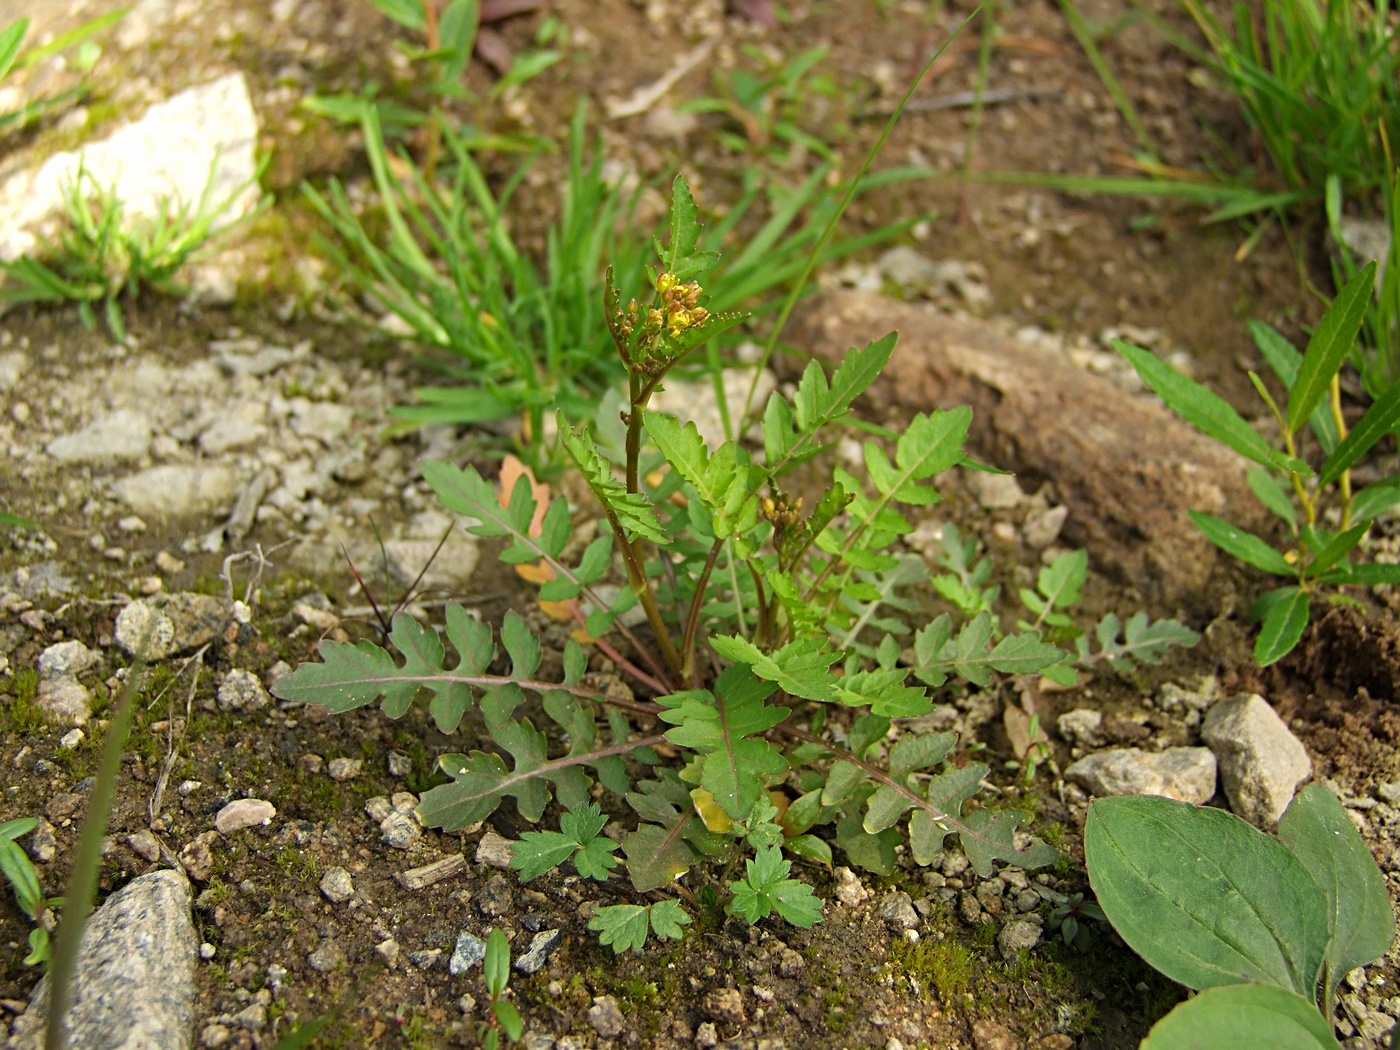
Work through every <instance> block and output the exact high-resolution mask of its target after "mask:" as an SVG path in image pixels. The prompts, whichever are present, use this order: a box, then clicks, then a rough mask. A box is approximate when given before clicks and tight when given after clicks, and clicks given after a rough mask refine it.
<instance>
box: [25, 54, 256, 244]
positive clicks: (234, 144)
mask: <svg viewBox="0 0 1400 1050" xmlns="http://www.w3.org/2000/svg"><path fill="white" fill-rule="evenodd" d="M257 136H258V122H257V116H256V114H255V113H254V112H253V105H252V101H251V99H250V98H249V96H248V85H247V82H246V81H245V80H244V78H243V75H242V74H241V73H230V74H229V75H227V76H225V77H221V78H220V79H218V80H215V81H212V82H211V83H208V84H203V85H201V86H199V87H195V88H190V89H189V90H188V91H183V92H181V93H180V94H178V95H176V96H174V97H173V98H170V99H168V100H167V101H165V102H162V103H159V104H158V105H154V106H152V107H151V108H150V109H148V110H147V111H146V113H145V115H144V116H143V117H142V118H141V119H140V120H138V121H136V122H135V123H133V124H128V125H127V126H125V127H123V128H120V129H118V130H117V131H115V132H114V133H113V134H112V135H110V136H108V137H107V138H106V139H103V140H102V141H100V142H96V143H89V144H88V145H86V146H84V147H83V148H82V150H81V151H79V152H64V153H57V154H55V155H54V156H52V157H50V158H49V159H48V160H47V161H45V162H44V163H43V165H42V166H41V167H39V168H38V169H37V170H33V169H31V170H29V171H22V172H19V173H17V174H15V175H14V176H12V177H11V178H9V179H8V180H7V181H6V182H5V183H4V184H3V185H0V230H3V231H5V232H4V235H3V236H0V259H4V260H5V261H7V262H8V261H13V260H14V259H17V258H18V257H19V256H20V255H23V254H24V253H25V252H32V251H34V250H35V248H36V247H37V246H38V243H39V240H40V235H41V234H42V233H43V232H44V228H45V227H47V226H51V225H52V222H53V219H54V217H55V216H56V215H58V214H59V213H61V211H62V209H63V193H64V189H65V187H67V186H69V185H70V184H72V182H73V180H74V178H75V177H76V175H77V172H78V170H79V166H80V165H81V167H82V169H83V170H84V171H86V172H87V173H88V174H89V175H91V176H92V178H93V180H94V181H95V182H96V184H97V185H98V186H101V187H103V188H104V190H105V189H114V190H115V192H116V195H117V197H118V198H119V199H120V200H121V201H122V202H123V205H124V208H125V217H126V218H127V220H129V221H130V220H138V219H151V218H155V217H156V216H157V215H158V214H159V213H160V212H161V210H162V209H170V208H172V207H174V208H178V207H179V206H180V204H181V203H184V204H188V205H189V206H190V207H191V208H194V207H196V206H197V205H198V204H199V201H200V197H201V195H202V194H203V193H204V192H205V187H206V186H207V185H209V183H210V181H211V175H212V187H211V192H210V194H209V199H210V201H211V202H212V203H213V204H214V205H216V206H217V205H218V204H222V203H223V202H224V201H225V200H227V199H228V198H230V197H232V196H233V195H234V194H235V193H237V195H238V196H237V199H236V200H235V201H234V203H233V205H232V206H231V207H230V208H229V209H228V210H227V211H225V212H224V213H223V214H222V215H221V216H220V217H219V219H218V221H217V222H216V223H215V226H214V228H215V229H218V228H219V227H221V226H225V225H227V224H229V223H231V222H233V221H235V220H236V219H238V218H240V217H241V216H243V215H245V214H247V213H248V212H249V211H251V210H252V208H253V207H255V206H256V203H257V200H258V195H259V190H258V186H257V183H256V181H254V180H253V176H254V174H255V173H256V171H257V161H256V158H255V157H254V149H255V147H256V145H257ZM89 185H90V184H89Z"/></svg>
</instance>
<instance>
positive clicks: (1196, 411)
mask: <svg viewBox="0 0 1400 1050" xmlns="http://www.w3.org/2000/svg"><path fill="white" fill-rule="evenodd" d="M1113 348H1114V349H1115V350H1117V351H1118V352H1119V353H1120V354H1121V355H1122V356H1123V357H1125V358H1126V359H1127V361H1128V364H1130V365H1132V366H1133V368H1134V369H1135V370H1136V371H1137V374H1138V375H1140V376H1141V377H1142V381H1143V382H1144V383H1146V384H1147V385H1148V386H1149V387H1151V388H1152V390H1153V392H1154V393H1155V394H1156V395H1157V396H1158V397H1160V398H1161V399H1162V400H1163V401H1165V402H1166V403H1167V407H1168V408H1170V409H1171V410H1172V411H1173V412H1175V413H1176V414H1177V415H1179V416H1181V418H1182V419H1184V420H1186V422H1188V423H1190V424H1191V425H1192V426H1194V427H1195V428H1196V429H1197V430H1199V431H1201V432H1202V433H1203V434H1205V435H1206V436H1207V437H1213V438H1215V440H1216V441H1219V442H1221V443H1223V444H1225V445H1228V446H1229V447H1230V448H1232V449H1234V450H1235V451H1236V452H1238V453H1239V454H1240V455H1241V456H1244V457H1245V458H1246V459H1250V460H1253V461H1254V462H1255V463H1258V464H1260V465H1261V466H1265V467H1269V468H1271V469H1273V470H1279V471H1282V472H1284V473H1285V474H1286V473H1289V472H1290V471H1294V470H1295V469H1296V472H1297V473H1300V474H1304V475H1306V474H1310V473H1312V472H1311V471H1310V470H1309V469H1308V467H1307V464H1305V463H1303V462H1302V461H1301V460H1291V459H1289V457H1287V456H1285V455H1283V454H1282V453H1280V452H1277V451H1276V450H1274V449H1273V448H1271V447H1270V446H1269V443H1268V442H1267V441H1265V440H1264V439H1263V438H1262V437H1260V435H1259V432H1258V431H1256V430H1255V429H1254V428H1253V427H1251V426H1250V425H1249V424H1248V423H1246V422H1245V421H1244V418H1243V417H1242V416H1241V415H1240V414H1239V413H1238V412H1236V411H1235V410H1234V408H1232V407H1231V406H1230V404H1229V403H1228V402H1227V401H1225V399H1224V398H1222V397H1220V396H1219V395H1218V394H1216V393H1214V392H1213V391H1211V390H1208V389H1206V388H1205V387H1203V386H1202V385H1201V384H1200V383H1197V382H1195V381H1194V380H1192V379H1188V378H1187V377H1186V376H1184V375H1182V374H1181V373H1180V372H1178V371H1177V370H1176V369H1175V368H1172V367H1171V365H1169V364H1166V363H1165V362H1163V361H1160V360H1158V359H1157V357H1156V355H1155V354H1152V353H1150V352H1149V351H1147V350H1143V349H1142V348H1141V347H1137V346H1133V345H1132V344H1131V343H1125V342H1124V341H1123V340H1121V339H1115V340H1113Z"/></svg>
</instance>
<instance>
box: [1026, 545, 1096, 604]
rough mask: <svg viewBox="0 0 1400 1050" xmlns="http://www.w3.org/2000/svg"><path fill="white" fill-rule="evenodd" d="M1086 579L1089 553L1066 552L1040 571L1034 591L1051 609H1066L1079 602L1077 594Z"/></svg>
mask: <svg viewBox="0 0 1400 1050" xmlns="http://www.w3.org/2000/svg"><path fill="white" fill-rule="evenodd" d="M1088 579H1089V552H1088V551H1085V550H1077V551H1066V552H1065V553H1064V554H1060V555H1057V556H1056V557H1055V560H1054V561H1052V562H1051V563H1050V564H1049V565H1047V566H1045V567H1044V568H1042V569H1041V570H1040V574H1039V575H1038V576H1037V577H1036V589H1037V590H1039V591H1040V593H1041V595H1042V596H1043V597H1044V598H1045V600H1046V601H1047V602H1049V603H1050V607H1051V608H1054V609H1068V608H1069V607H1070V606H1072V605H1073V604H1074V603H1075V602H1077V601H1079V594H1080V592H1081V591H1082V590H1083V589H1084V584H1085V582H1086V581H1087V580H1088Z"/></svg>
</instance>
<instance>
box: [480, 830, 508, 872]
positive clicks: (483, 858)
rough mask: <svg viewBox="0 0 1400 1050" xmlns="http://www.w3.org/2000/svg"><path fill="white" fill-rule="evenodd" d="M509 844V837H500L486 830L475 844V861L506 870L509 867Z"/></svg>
mask: <svg viewBox="0 0 1400 1050" xmlns="http://www.w3.org/2000/svg"><path fill="white" fill-rule="evenodd" d="M511 845H512V843H511V841H510V839H507V838H502V837H501V836H500V835H497V834H496V833H495V832H494V831H488V832H487V833H486V834H485V835H482V836H481V842H479V843H478V844H477V847H476V862H477V863H478V864H486V865H489V866H490V867H493V868H500V869H502V870H506V869H508V868H509V867H510V858H511V856H512V853H511Z"/></svg>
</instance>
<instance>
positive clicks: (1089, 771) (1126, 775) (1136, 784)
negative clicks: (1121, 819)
mask: <svg viewBox="0 0 1400 1050" xmlns="http://www.w3.org/2000/svg"><path fill="white" fill-rule="evenodd" d="M1065 779H1066V780H1069V781H1073V782H1074V783H1076V784H1078V785H1079V786H1080V787H1082V788H1084V790H1086V791H1088V792H1090V793H1091V794H1093V795H1098V796H1099V797H1105V796H1108V795H1165V796H1166V797H1167V798H1174V799H1177V800H1178V801H1181V802H1190V803H1191V804H1192V805H1196V806H1199V805H1201V804H1202V803H1204V802H1206V801H1207V800H1208V799H1209V798H1210V797H1211V796H1212V795H1214V794H1215V756H1214V755H1213V754H1211V752H1210V749H1209V748H1205V747H1169V748H1167V749H1166V750H1165V751H1160V752H1157V753H1156V754H1151V753H1149V752H1146V751H1142V750H1140V749H1139V748H1136V747H1130V748H1119V749H1116V750H1113V751H1100V752H1098V753H1097V754H1094V755H1089V756H1088V757H1086V758H1081V759H1080V760H1079V761H1078V762H1076V763H1074V764H1073V765H1072V766H1070V767H1069V768H1068V769H1066V770H1065Z"/></svg>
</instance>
